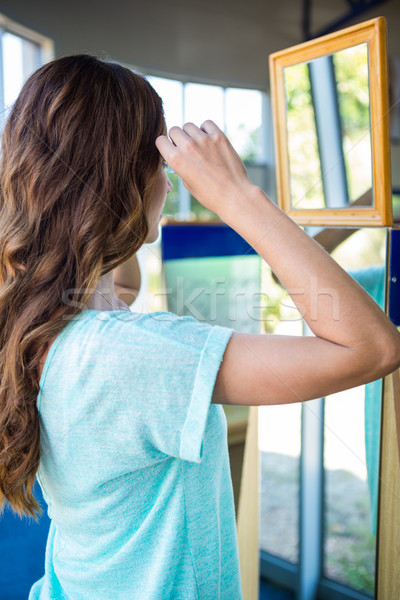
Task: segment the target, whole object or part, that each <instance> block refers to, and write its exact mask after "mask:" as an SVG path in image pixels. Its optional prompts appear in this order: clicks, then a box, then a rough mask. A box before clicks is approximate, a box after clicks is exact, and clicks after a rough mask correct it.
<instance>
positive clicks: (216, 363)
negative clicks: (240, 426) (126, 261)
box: [119, 312, 233, 463]
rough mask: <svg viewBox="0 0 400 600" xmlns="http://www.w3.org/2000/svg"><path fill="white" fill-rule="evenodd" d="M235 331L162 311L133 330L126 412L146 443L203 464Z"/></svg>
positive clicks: (124, 381)
mask: <svg viewBox="0 0 400 600" xmlns="http://www.w3.org/2000/svg"><path fill="white" fill-rule="evenodd" d="M232 333H233V329H230V328H227V327H222V326H219V325H210V324H209V323H203V322H199V321H197V320H196V319H194V318H193V317H178V316H176V315H174V314H172V313H167V312H157V313H150V314H149V315H147V316H146V317H143V318H142V319H141V320H140V321H139V322H138V323H136V325H135V324H134V325H133V327H131V328H130V331H129V335H128V336H127V337H126V338H125V340H124V344H123V352H124V353H126V354H125V360H124V364H125V368H128V369H129V370H130V377H129V376H128V377H127V376H124V377H122V378H121V382H120V384H119V385H120V388H121V393H122V395H123V397H124V403H123V405H124V407H125V409H126V410H127V411H128V413H129V414H127V415H125V418H128V419H131V422H132V427H133V430H134V434H135V435H136V436H138V437H139V438H140V440H141V442H142V443H143V440H146V442H147V443H149V444H150V445H151V446H152V447H153V448H155V449H157V450H158V451H160V452H162V453H163V454H166V455H168V456H173V457H177V458H181V459H183V460H187V461H192V462H196V463H199V462H200V461H201V459H202V450H203V437H204V432H205V428H206V424H207V418H208V413H209V410H210V405H211V399H212V394H213V390H214V386H215V381H216V378H217V374H218V370H219V368H220V365H221V362H222V359H223V355H224V352H225V349H226V346H227V344H228V341H229V339H230V337H231V335H232Z"/></svg>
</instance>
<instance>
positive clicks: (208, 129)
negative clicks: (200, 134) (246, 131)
mask: <svg viewBox="0 0 400 600" xmlns="http://www.w3.org/2000/svg"><path fill="white" fill-rule="evenodd" d="M200 129H201V130H202V131H204V132H205V133H209V134H210V133H223V132H222V130H221V129H220V128H219V127H218V125H216V124H215V123H214V121H211V120H210V119H207V121H204V123H202V125H200Z"/></svg>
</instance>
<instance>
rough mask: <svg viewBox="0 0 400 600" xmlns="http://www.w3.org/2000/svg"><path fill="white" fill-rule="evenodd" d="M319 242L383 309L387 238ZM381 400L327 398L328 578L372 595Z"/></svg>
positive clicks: (366, 389)
mask: <svg viewBox="0 0 400 600" xmlns="http://www.w3.org/2000/svg"><path fill="white" fill-rule="evenodd" d="M315 238H316V239H317V241H319V243H321V245H323V246H324V247H326V249H327V250H328V251H330V252H332V255H333V257H334V258H335V260H337V262H339V264H340V265H341V266H342V267H343V268H344V269H345V270H346V271H347V272H348V273H349V274H350V275H351V276H352V277H353V278H354V279H355V280H356V281H357V283H358V284H359V285H361V286H362V287H363V288H364V289H365V290H366V291H367V292H368V294H369V295H370V296H371V297H372V298H373V299H374V300H375V302H377V304H378V305H379V306H380V307H381V308H382V309H384V307H385V281H386V241H387V240H386V238H387V231H386V230H385V229H375V230H372V229H370V228H365V229H360V230H358V231H357V230H355V229H352V230H351V229H350V230H349V229H339V228H337V229H325V230H323V231H322V232H320V233H318V234H317V235H316V236H315ZM381 397H382V380H378V381H373V382H371V383H368V384H367V385H363V386H360V387H357V388H352V389H350V390H346V391H344V392H340V393H338V394H332V395H331V396H329V397H327V398H325V418H324V482H325V484H324V522H325V528H324V561H323V562H324V575H325V576H326V577H327V578H329V579H333V580H334V581H336V582H339V583H342V584H345V585H347V586H349V587H352V588H355V589H357V590H359V591H361V592H363V593H366V594H371V595H372V594H373V593H374V587H375V548H376V530H377V512H378V480H379V455H380V420H381ZM344 417H345V418H344Z"/></svg>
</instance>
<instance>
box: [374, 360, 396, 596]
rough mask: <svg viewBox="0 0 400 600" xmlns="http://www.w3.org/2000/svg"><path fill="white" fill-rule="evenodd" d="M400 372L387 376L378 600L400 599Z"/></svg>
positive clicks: (380, 497) (383, 407) (381, 485)
mask: <svg viewBox="0 0 400 600" xmlns="http://www.w3.org/2000/svg"><path fill="white" fill-rule="evenodd" d="M399 377H400V371H396V372H395V373H392V375H388V376H387V377H385V381H384V393H383V406H382V444H381V469H380V481H379V518H378V553H377V554H378V556H377V582H376V590H377V594H376V598H377V600H388V599H392V598H393V599H398V598H400V568H399V565H400V462H399V440H398V438H397V427H396V416H397V417H398V415H399V409H400V379H399Z"/></svg>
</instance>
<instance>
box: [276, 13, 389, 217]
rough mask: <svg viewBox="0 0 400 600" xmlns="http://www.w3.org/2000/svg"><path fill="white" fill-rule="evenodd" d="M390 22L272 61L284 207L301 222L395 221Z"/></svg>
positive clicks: (366, 25) (289, 51) (374, 22)
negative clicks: (388, 62)
mask: <svg viewBox="0 0 400 600" xmlns="http://www.w3.org/2000/svg"><path fill="white" fill-rule="evenodd" d="M385 31H386V25H385V19H384V18H383V17H379V18H378V19H373V20H371V21H367V22H365V23H361V24H359V25H356V26H354V27H350V28H348V29H344V30H342V31H339V32H336V33H333V34H330V35H327V36H324V37H321V38H318V39H316V40H311V41H310V42H306V43H304V44H300V45H298V46H294V47H293V48H289V49H287V50H283V51H281V52H276V53H275V54H272V55H271V56H270V77H271V95H272V105H273V112H274V127H275V149H276V163H277V164H276V171H277V191H278V203H279V205H280V207H281V208H283V210H285V212H287V213H288V214H290V216H291V217H293V218H294V219H295V220H296V221H297V223H299V224H300V225H338V226H339V225H340V226H346V225H349V226H354V225H357V226H369V225H375V226H379V225H380V226H382V225H391V224H392V211H391V199H392V197H391V182H390V153H389V130H388V114H387V113H388V110H387V105H388V100H387V97H388V95H387V65H386V38H385Z"/></svg>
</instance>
